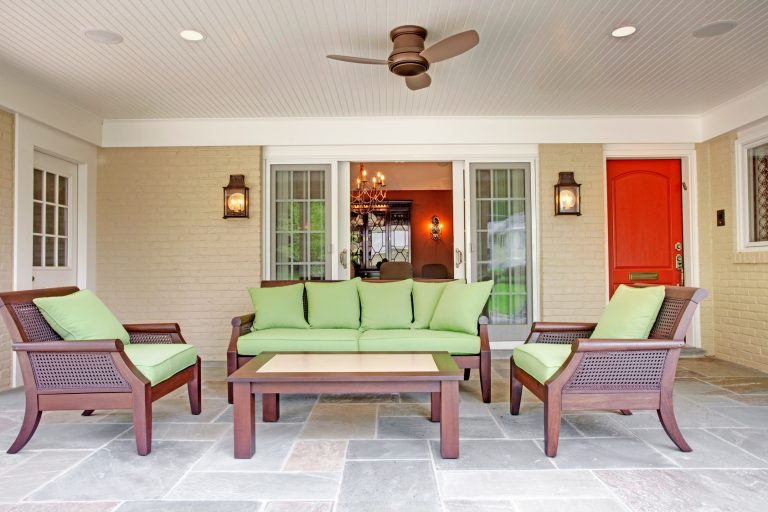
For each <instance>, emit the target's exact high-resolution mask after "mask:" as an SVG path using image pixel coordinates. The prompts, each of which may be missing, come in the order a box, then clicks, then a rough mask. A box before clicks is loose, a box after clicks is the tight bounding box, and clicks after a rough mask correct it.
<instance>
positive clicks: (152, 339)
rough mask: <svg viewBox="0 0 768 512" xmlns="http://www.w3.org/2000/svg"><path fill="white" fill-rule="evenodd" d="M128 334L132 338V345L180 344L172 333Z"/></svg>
mask: <svg viewBox="0 0 768 512" xmlns="http://www.w3.org/2000/svg"><path fill="white" fill-rule="evenodd" d="M128 334H129V335H130V337H131V343H137V344H141V343H160V344H164V345H167V344H170V343H179V341H177V337H176V336H174V335H173V334H172V333H166V332H130V331H129V332H128Z"/></svg>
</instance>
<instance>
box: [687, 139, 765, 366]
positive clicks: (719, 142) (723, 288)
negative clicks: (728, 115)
mask: <svg viewBox="0 0 768 512" xmlns="http://www.w3.org/2000/svg"><path fill="white" fill-rule="evenodd" d="M735 140H736V133H734V132H731V133H728V134H725V135H722V136H720V137H717V138H715V139H712V140H709V141H706V142H704V143H702V144H699V145H697V147H696V154H697V160H698V166H699V169H698V170H699V175H698V176H699V187H700V189H701V190H702V197H701V199H702V201H701V202H702V208H701V212H700V213H701V217H700V220H701V222H700V229H701V230H702V233H701V238H702V240H703V241H704V242H703V245H704V246H703V247H702V252H701V260H702V263H703V265H702V267H708V268H707V272H706V273H703V274H702V278H704V277H705V276H706V278H707V280H706V281H704V280H703V283H702V284H703V285H704V286H706V287H708V288H709V289H710V291H711V293H712V299H711V300H710V301H707V302H709V304H706V303H705V304H704V305H703V313H704V314H703V315H702V316H703V321H704V322H708V321H711V325H708V326H707V328H708V329H709V332H708V333H707V331H706V330H705V334H708V335H709V337H710V338H709V340H708V344H709V346H713V347H714V352H715V355H716V356H717V357H720V358H723V359H727V360H729V361H733V362H736V363H739V364H743V365H746V366H750V367H752V368H757V369H760V370H763V371H768V254H767V253H750V254H745V253H737V252H736V248H735V232H734V229H735V227H736V226H735V220H736V211H735V206H736V205H735V190H734V188H735V184H736V158H735V154H734V151H735ZM720 209H724V210H725V215H726V225H725V226H721V227H718V226H717V225H716V218H715V212H716V211H717V210H720ZM707 239H708V240H710V241H711V242H710V243H707ZM707 317H711V320H707Z"/></svg>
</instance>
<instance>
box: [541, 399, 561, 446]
mask: <svg viewBox="0 0 768 512" xmlns="http://www.w3.org/2000/svg"><path fill="white" fill-rule="evenodd" d="M559 440H560V397H559V396H558V397H555V398H553V397H551V396H547V400H546V401H545V402H544V453H546V454H547V457H554V456H556V455H557V443H558V442H559Z"/></svg>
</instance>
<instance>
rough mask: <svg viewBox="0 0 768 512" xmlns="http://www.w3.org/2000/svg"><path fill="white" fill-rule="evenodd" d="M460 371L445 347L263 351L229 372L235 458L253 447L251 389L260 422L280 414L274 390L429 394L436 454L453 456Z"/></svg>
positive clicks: (456, 445)
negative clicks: (436, 424)
mask: <svg viewBox="0 0 768 512" xmlns="http://www.w3.org/2000/svg"><path fill="white" fill-rule="evenodd" d="M463 376H464V372H463V371H462V370H460V369H459V367H458V366H456V363H455V362H454V361H453V359H452V358H451V356H450V354H448V353H447V352H376V353H372V352H366V353H357V352H349V353H347V352H343V353H339V352H332V353H266V352H265V353H263V354H261V355H259V356H256V357H254V358H253V359H251V360H250V361H249V362H247V363H246V364H245V365H243V366H242V367H240V368H239V369H238V370H237V371H235V372H234V373H232V375H230V376H229V379H228V381H229V382H231V383H232V384H233V388H234V389H233V395H234V415H235V458H237V459H248V458H251V457H252V456H253V454H254V452H255V451H256V419H255V416H254V414H255V394H256V393H261V395H262V413H263V418H264V421H265V422H270V421H277V420H278V419H279V418H280V393H313V394H314V393H400V392H427V393H431V394H432V417H431V420H432V421H439V422H440V454H441V455H442V456H443V458H444V459H455V458H457V457H458V456H459V380H461V379H463Z"/></svg>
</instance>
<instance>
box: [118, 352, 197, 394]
mask: <svg viewBox="0 0 768 512" xmlns="http://www.w3.org/2000/svg"><path fill="white" fill-rule="evenodd" d="M125 355H127V356H128V359H130V360H131V362H132V363H133V365H134V366H135V367H136V368H137V369H138V370H139V371H140V372H141V374H142V375H144V376H145V377H146V378H147V380H149V382H150V384H152V385H153V386H154V385H155V384H159V383H161V382H163V381H164V380H167V379H168V378H170V377H172V376H173V375H175V374H177V373H179V372H180V371H181V370H183V369H184V368H189V367H190V366H192V365H194V364H195V363H196V362H197V349H196V348H195V347H194V346H193V345H186V344H184V343H168V344H160V343H141V344H134V345H126V346H125Z"/></svg>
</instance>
